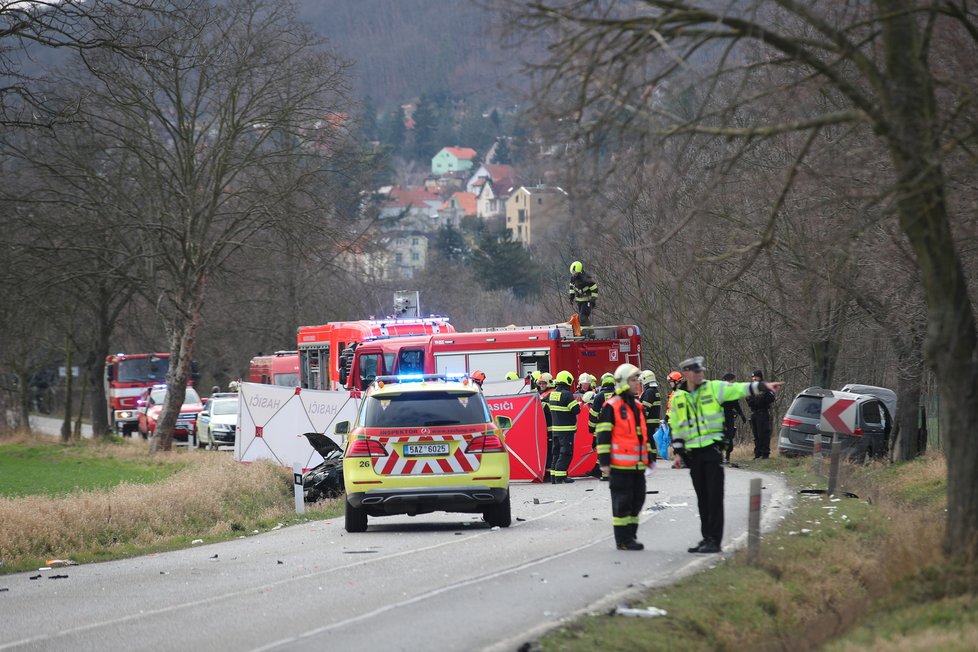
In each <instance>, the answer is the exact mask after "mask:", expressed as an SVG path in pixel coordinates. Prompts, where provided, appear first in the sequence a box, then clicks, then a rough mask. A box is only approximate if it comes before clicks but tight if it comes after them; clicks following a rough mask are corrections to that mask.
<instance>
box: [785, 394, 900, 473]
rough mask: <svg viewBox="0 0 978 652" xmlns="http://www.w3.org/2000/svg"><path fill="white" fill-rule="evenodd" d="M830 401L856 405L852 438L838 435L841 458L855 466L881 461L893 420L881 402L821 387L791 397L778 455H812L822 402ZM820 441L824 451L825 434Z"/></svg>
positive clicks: (874, 397) (884, 453) (871, 396)
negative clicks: (838, 399)
mask: <svg viewBox="0 0 978 652" xmlns="http://www.w3.org/2000/svg"><path fill="white" fill-rule="evenodd" d="M831 397H836V398H848V399H852V400H854V401H856V404H857V408H856V428H855V434H854V435H852V436H849V435H840V439H841V442H842V452H843V454H844V455H846V456H848V457H849V459H850V460H852V461H856V462H862V461H865V459H866V458H867V457H869V458H881V457H885V456H886V453H887V447H888V442H889V436H890V430H892V428H893V418H892V416H891V415H890V412H889V409H888V408H887V406H886V405H885V404H884V402H883V401H881V400H880V399H879V398H877V397H876V396H873V395H871V394H854V393H850V392H842V391H838V390H832V389H824V388H822V387H809V388H808V389H806V390H804V391H802V392H800V393H799V394H798V395H797V396H795V399H794V400H793V401H792V402H791V405H790V406H789V407H788V411H787V413H786V414H785V415H784V419H782V421H781V432H780V434H779V436H778V453H779V454H781V455H785V456H797V455H811V454H812V451H813V449H814V442H815V434H816V432H818V424H819V421H820V419H821V416H822V399H823V398H831ZM822 441H823V449H824V447H826V446H828V445H829V441H830V439H829V434H828V433H826V436H825V437H824V438H823V440H822Z"/></svg>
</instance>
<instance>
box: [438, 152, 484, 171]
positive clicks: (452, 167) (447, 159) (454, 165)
mask: <svg viewBox="0 0 978 652" xmlns="http://www.w3.org/2000/svg"><path fill="white" fill-rule="evenodd" d="M478 156H479V155H478V153H477V152H476V151H475V150H474V149H472V148H471V147H457V146H456V147H442V148H441V151H439V152H438V153H437V154H435V155H434V156H433V157H432V158H431V173H432V174H433V175H435V176H441V175H443V174H448V173H450V172H465V171H467V170H471V169H472V168H474V167H475V160H476V158H477V157H478Z"/></svg>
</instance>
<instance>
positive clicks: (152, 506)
mask: <svg viewBox="0 0 978 652" xmlns="http://www.w3.org/2000/svg"><path fill="white" fill-rule="evenodd" d="M105 446H107V447H109V448H106V450H105V452H106V454H108V453H110V452H111V453H112V454H117V455H121V456H124V457H130V456H131V458H132V459H136V458H139V457H140V456H145V455H146V452H145V446H117V445H111V444H106V445H105ZM140 449H141V450H140ZM154 459H160V455H157V456H156V457H155V458H154ZM162 459H172V460H173V461H174V462H179V463H182V464H186V463H187V462H188V461H190V462H191V464H190V466H189V467H188V468H185V469H183V470H180V471H178V472H176V473H175V474H174V475H172V476H170V477H169V478H168V479H166V480H164V481H162V482H159V483H156V484H152V485H137V484H122V485H119V486H116V487H115V488H113V489H111V490H105V491H86V492H75V493H74V494H72V495H69V496H64V497H43V496H26V497H19V498H4V499H0V560H3V562H4V565H5V568H4V570H8V571H9V570H14V569H18V568H29V567H32V566H34V565H35V564H36V563H39V562H42V561H44V560H45V559H48V558H62V559H64V558H70V559H73V560H75V561H79V562H80V561H87V560H93V559H104V558H110V557H118V556H123V555H125V554H129V553H128V552H127V551H131V552H136V551H141V550H146V549H153V548H161V547H167V546H168V545H169V546H170V547H172V545H173V544H178V543H180V542H181V541H184V540H185V539H188V538H207V537H220V536H226V535H228V534H233V533H243V532H246V531H247V532H250V531H251V528H253V527H255V526H256V524H258V523H260V522H262V521H267V520H275V519H281V518H285V517H287V516H289V515H290V514H291V513H294V503H293V501H292V489H291V486H292V485H291V473H290V472H289V470H288V469H284V468H281V467H278V466H273V465H270V464H264V463H260V464H251V465H241V464H239V463H237V462H234V461H233V460H232V459H231V458H230V457H229V456H226V455H222V454H214V453H210V454H207V453H203V452H199V453H198V452H193V453H188V452H181V453H169V454H166V455H163V456H162ZM184 542H185V541H184Z"/></svg>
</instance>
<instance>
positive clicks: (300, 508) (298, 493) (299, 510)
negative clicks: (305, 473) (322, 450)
mask: <svg viewBox="0 0 978 652" xmlns="http://www.w3.org/2000/svg"><path fill="white" fill-rule="evenodd" d="M292 482H293V484H294V486H295V513H296V514H305V513H306V503H305V501H304V500H303V499H302V466H300V464H299V463H298V462H296V463H294V464H293V465H292Z"/></svg>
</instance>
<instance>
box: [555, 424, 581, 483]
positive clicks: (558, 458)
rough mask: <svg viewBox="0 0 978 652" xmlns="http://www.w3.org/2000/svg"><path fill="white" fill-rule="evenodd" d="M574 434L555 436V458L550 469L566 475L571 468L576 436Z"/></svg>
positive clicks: (557, 433) (564, 433)
mask: <svg viewBox="0 0 978 652" xmlns="http://www.w3.org/2000/svg"><path fill="white" fill-rule="evenodd" d="M575 434H576V433H573V432H555V433H554V434H553V452H552V455H553V457H552V458H551V460H552V462H551V464H550V468H551V469H552V470H554V471H562V472H564V473H565V475H566V471H567V469H568V468H569V467H570V463H571V459H572V458H573V456H574V435H575Z"/></svg>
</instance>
